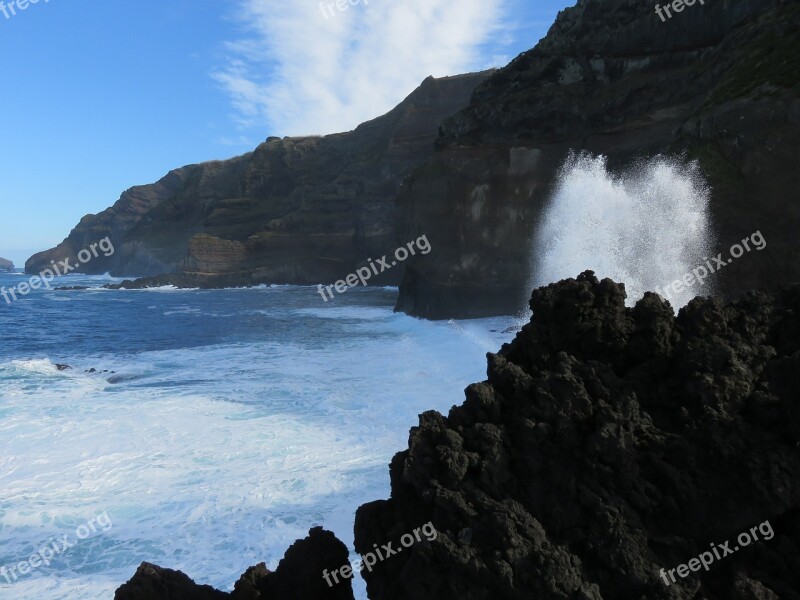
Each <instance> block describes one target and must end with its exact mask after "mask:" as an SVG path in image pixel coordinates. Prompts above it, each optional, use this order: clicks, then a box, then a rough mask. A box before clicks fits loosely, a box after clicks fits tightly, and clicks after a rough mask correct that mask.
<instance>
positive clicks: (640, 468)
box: [355, 272, 800, 600]
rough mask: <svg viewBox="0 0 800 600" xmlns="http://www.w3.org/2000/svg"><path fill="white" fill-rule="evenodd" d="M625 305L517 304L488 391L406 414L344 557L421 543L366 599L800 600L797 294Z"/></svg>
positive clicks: (380, 571)
mask: <svg viewBox="0 0 800 600" xmlns="http://www.w3.org/2000/svg"><path fill="white" fill-rule="evenodd" d="M624 299H625V289H624V286H623V285H619V284H616V283H614V282H612V281H611V280H608V279H605V280H603V281H598V280H597V278H595V277H594V275H593V274H592V273H591V272H587V273H584V274H583V275H581V276H580V277H578V279H577V280H575V279H570V280H566V281H562V282H560V283H558V284H554V285H550V286H548V287H545V288H541V289H538V290H536V291H535V292H534V293H533V297H532V299H531V301H530V306H531V308H532V310H533V318H532V320H531V322H530V323H529V324H528V325H526V326H525V327H524V328H523V329H522V331H520V333H519V334H518V335H517V336H516V338H515V340H514V341H513V343H511V344H507V345H505V346H503V348H502V350H501V351H500V353H498V354H489V368H488V380H487V381H484V382H483V383H478V384H474V385H471V386H470V387H468V388H467V390H466V402H465V403H464V404H463V405H462V406H459V407H454V408H453V409H452V410H451V411H450V413H449V416H447V417H444V416H442V415H440V414H439V413H437V412H428V413H425V414H423V415H421V417H420V424H419V427H416V428H414V429H412V431H411V435H410V441H409V449H408V450H406V451H404V452H402V453H400V454H398V455H397V456H395V458H394V459H393V461H392V463H391V483H392V494H391V499H390V500H388V501H378V502H374V503H371V504H367V505H365V506H363V507H361V509H359V511H358V514H357V517H356V524H355V534H356V537H355V541H356V550H357V551H358V552H360V553H362V554H363V553H365V552H367V551H370V550H371V549H372V548H373V544H383V543H385V542H386V541H389V540H395V539H397V538H399V537H400V536H401V535H403V534H405V533H408V532H410V531H412V530H413V529H414V528H415V527H418V526H419V525H420V524H421V523H425V522H428V521H432V522H433V524H434V525H435V527H436V529H437V531H438V533H439V535H438V538H437V539H436V540H435V541H433V542H422V543H419V544H416V545H415V546H414V547H413V548H411V549H410V550H408V551H404V552H403V553H402V554H400V555H396V556H393V557H391V558H389V559H387V560H386V561H383V562H380V563H379V564H377V565H376V566H375V568H374V570H373V571H372V573H371V574H370V573H368V572H364V575H365V578H366V580H367V583H368V590H369V595H370V598H371V599H372V600H441V599H450V598H458V599H460V600H498V599H499V600H505V599H508V600H511V599H513V600H523V599H524V600H529V599H531V598H536V599H538V600H567V599H570V600H578V599H582V600H601V599H605V600H622V599H626V600H627V599H636V600H643V599H647V600H660V599H663V600H667V599H670V600H678V599H686V600H688V599H696V600H701V599H704V600H730V599H742V600H743V599H745V598H747V599H752V598H764V599H766V598H772V599H774V598H781V599H783V600H797V599H800V285H795V286H792V287H789V288H785V289H783V290H781V291H780V292H777V293H775V294H774V295H767V294H764V293H750V294H748V295H746V296H744V297H743V298H741V299H740V300H738V301H736V302H731V303H728V304H723V303H722V302H721V301H719V300H712V299H702V298H697V299H695V300H693V301H692V302H691V303H690V304H689V305H688V306H686V307H685V308H684V309H682V310H681V311H680V313H679V314H678V316H677V318H676V317H675V316H674V315H673V311H672V309H671V307H670V306H669V305H668V304H667V303H666V302H665V301H663V300H662V299H661V298H660V297H659V296H657V295H655V294H650V293H648V294H646V295H645V297H644V298H642V299H641V300H640V301H639V302H638V303H637V304H636V305H635V307H634V308H626V307H625V304H624ZM767 521H768V522H769V525H771V527H772V529H773V532H774V537H773V538H771V539H764V538H765V537H766V536H765V535H764V534H765V532H763V531H762V536H761V539H760V540H759V541H757V542H755V543H752V544H750V545H748V547H746V548H744V547H742V548H741V549H739V550H738V551H736V552H735V553H734V554H732V555H730V556H725V557H722V558H721V559H720V560H714V562H713V564H711V565H710V568H709V571H708V572H706V571H704V570H702V571H700V572H699V573H694V572H692V573H690V576H689V577H686V578H681V577H677V578H676V579H677V580H676V583H672V582H670V585H669V586H668V585H667V584H666V583H665V582H664V580H663V579H662V577H661V576H660V569H662V568H664V569H666V570H669V569H675V568H676V567H677V566H678V565H680V564H686V563H688V562H689V561H690V560H691V559H693V558H695V557H697V556H699V555H700V554H701V553H703V552H706V551H708V550H710V545H711V544H717V545H721V544H723V543H724V542H725V541H726V540H729V541H731V542H732V543H730V548H731V549H733V548H734V545H736V546H737V547H738V544H739V542H737V541H736V540H737V536H738V535H739V534H740V533H741V532H748V531H750V529H751V528H753V527H757V526H760V525H761V524H764V523H765V522H767ZM764 528H765V529H766V525H765V526H764Z"/></svg>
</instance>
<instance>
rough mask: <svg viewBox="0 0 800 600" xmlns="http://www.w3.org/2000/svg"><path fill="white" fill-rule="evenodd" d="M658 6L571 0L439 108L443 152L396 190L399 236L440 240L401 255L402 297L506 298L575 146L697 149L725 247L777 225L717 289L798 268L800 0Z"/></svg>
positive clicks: (623, 161)
mask: <svg viewBox="0 0 800 600" xmlns="http://www.w3.org/2000/svg"><path fill="white" fill-rule="evenodd" d="M654 8H655V3H648V2H641V1H639V0H604V1H597V0H591V1H589V0H580V1H579V2H578V3H577V6H575V7H574V8H569V9H566V10H564V11H562V12H561V13H560V14H559V16H558V19H557V20H556V23H555V24H554V25H553V26H552V28H551V29H550V31H549V33H548V35H547V36H546V37H545V38H544V39H543V40H542V41H541V42H540V43H539V44H538V45H537V46H536V47H535V48H534V49H532V50H530V51H528V52H525V53H524V54H522V55H520V56H519V57H517V58H516V59H515V60H514V61H513V62H511V64H509V65H508V66H506V67H505V68H503V69H500V70H499V71H497V72H496V73H494V74H493V75H492V76H491V77H490V78H488V79H487V80H486V81H485V82H484V83H482V84H481V85H480V86H479V87H478V89H477V90H476V91H475V94H474V95H473V98H472V101H471V103H470V106H469V107H467V108H465V109H464V110H462V111H460V112H459V113H458V114H456V115H454V116H452V117H450V118H448V119H447V120H446V121H445V122H444V123H443V125H442V127H441V129H440V135H439V137H438V138H437V148H438V152H437V153H436V155H435V156H434V157H433V158H431V159H430V160H429V161H428V163H427V164H426V165H424V166H422V167H420V168H419V169H417V170H416V171H415V172H414V174H413V175H412V177H410V178H409V181H408V182H407V184H406V185H405V186H404V188H403V191H402V192H401V194H400V197H399V199H398V219H399V224H398V229H399V232H400V238H401V239H402V238H405V237H409V236H410V235H419V233H418V232H420V233H421V232H425V233H426V234H427V236H428V238H429V239H430V240H431V244H432V246H433V248H434V251H433V252H432V253H431V254H429V255H427V256H420V257H415V258H414V259H412V260H411V261H409V263H408V264H407V268H406V271H405V276H404V278H403V282H402V285H401V290H400V298H399V300H398V303H397V309H398V310H401V311H405V312H407V313H410V314H413V315H418V316H423V317H427V318H459V317H461V318H465V317H476V316H484V315H492V314H515V313H516V312H517V311H518V310H519V309H520V308H521V307H522V306H523V305H524V302H525V296H526V294H527V292H528V290H526V289H524V283H525V282H527V281H530V277H529V276H530V273H531V269H532V268H533V265H532V264H531V260H530V259H531V256H530V254H531V250H530V241H531V237H532V234H533V231H534V226H535V224H536V223H537V221H538V219H539V215H540V214H541V211H542V208H543V206H544V204H545V202H546V200H547V199H548V193H549V191H550V189H551V188H552V185H553V182H554V178H555V175H556V174H557V171H558V168H559V166H560V165H561V164H562V163H563V161H564V158H565V157H566V156H567V153H568V152H569V150H570V149H576V150H577V149H584V150H587V151H589V152H592V153H595V154H605V155H607V156H608V157H609V166H610V167H612V168H621V167H623V166H626V165H629V164H630V163H631V161H633V160H634V159H635V158H637V157H642V156H653V155H656V154H659V153H669V154H674V155H681V154H682V155H684V156H686V157H687V158H689V159H697V160H699V162H700V166H701V169H702V171H703V172H704V173H705V175H706V176H707V177H708V180H709V182H710V184H711V188H712V190H713V192H712V206H711V213H712V221H713V225H714V229H715V234H716V237H717V239H718V240H719V243H720V245H721V248H720V250H722V249H724V248H727V246H729V245H730V244H732V243H734V242H736V241H738V240H740V239H742V237H743V236H746V235H749V233H751V232H753V231H757V230H759V229H760V230H761V231H762V232H763V233H764V235H766V237H767V238H768V239H769V240H770V247H769V249H768V250H767V251H765V253H764V255H763V257H761V258H763V260H760V261H758V263H756V264H754V263H753V262H748V261H740V262H739V263H738V264H735V265H732V266H731V267H730V268H729V269H726V271H725V272H724V273H720V275H719V277H717V278H716V279H715V284H716V285H717V288H718V290H719V291H720V292H721V293H723V294H726V295H735V294H736V293H738V291H739V290H741V289H748V288H753V287H775V286H780V285H782V284H785V283H789V282H793V281H797V280H800V260H798V258H800V254H799V253H800V248H799V247H798V244H797V231H798V230H799V229H800V208H799V207H798V204H797V202H795V201H794V200H793V198H794V197H795V190H796V189H797V188H798V185H800V174H799V173H798V170H797V169H796V168H795V167H796V164H797V159H796V154H797V148H798V146H800V101H799V100H798V96H799V94H798V91H799V90H800V88H799V87H798V82H800V76H798V73H800V35H798V34H799V33H800V5H798V3H797V2H793V1H788V0H727V1H724V2H723V1H720V2H716V1H715V2H706V3H704V4H703V5H701V4H700V3H695V4H694V5H693V6H691V7H689V6H687V7H685V9H684V10H683V11H682V12H681V13H679V14H677V13H676V14H673V16H672V18H671V19H668V20H666V21H665V22H662V21H661V19H660V18H659V17H658V15H657V14H656V12H655V10H654ZM773 240H774V241H773Z"/></svg>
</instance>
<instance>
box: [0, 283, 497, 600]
mask: <svg viewBox="0 0 800 600" xmlns="http://www.w3.org/2000/svg"><path fill="white" fill-rule="evenodd" d="M25 279H26V278H25V277H23V276H21V275H10V274H9V275H6V274H2V275H0V286H5V287H7V288H8V287H10V286H13V285H16V284H18V283H20V282H22V281H24V280H25ZM109 281H112V280H111V279H110V278H108V277H85V276H72V275H71V276H68V277H65V278H62V279H61V280H60V281H59V282H58V284H59V285H70V286H74V285H85V286H88V287H89V288H90V289H87V290H77V291H47V290H37V291H34V292H32V293H31V294H29V295H28V296H26V297H22V298H20V299H19V300H18V301H17V302H14V303H13V304H11V305H8V304H6V303H5V302H4V301H2V299H0V331H2V344H1V345H0V567H3V566H6V567H8V566H14V565H18V564H19V563H20V562H22V561H27V560H28V559H29V558H30V557H31V555H32V554H33V553H35V552H38V551H39V550H40V548H42V547H43V546H46V545H47V544H52V543H53V541H54V540H55V542H56V543H58V540H61V539H62V537H63V536H64V535H67V536H69V537H68V539H69V540H71V542H72V543H73V544H74V545H73V546H72V547H70V548H67V549H66V550H64V551H63V552H62V553H60V554H58V555H57V556H55V557H54V559H53V560H52V561H50V565H44V564H41V565H38V566H37V567H36V568H34V569H33V570H32V571H31V572H30V573H27V574H25V575H20V574H19V573H18V572H17V573H16V574H17V579H16V580H14V579H13V577H10V578H11V579H12V582H11V583H10V584H9V583H8V581H7V580H6V579H5V578H4V577H2V576H0V598H2V599H6V598H8V599H12V598H13V599H15V600H25V599H31V600H33V599H36V600H48V599H52V600H63V599H69V600H84V599H86V600H89V599H91V600H100V599H103V600H109V599H110V598H113V595H114V590H115V588H117V587H118V586H119V585H120V584H122V583H123V582H125V581H126V580H127V579H129V578H130V577H131V576H132V575H133V573H134V572H135V570H136V567H137V566H138V565H139V564H140V563H141V562H142V561H148V562H153V563H156V564H159V565H161V566H164V567H168V568H171V569H179V570H181V571H183V572H185V573H186V574H187V575H189V576H190V577H192V578H193V579H195V581H197V582H198V583H202V584H210V585H213V586H215V587H218V588H221V589H224V590H231V589H232V586H233V583H234V582H235V581H236V579H237V578H238V577H239V575H240V574H241V573H242V572H243V571H244V570H245V569H246V568H247V567H249V566H251V565H254V564H256V563H258V562H261V561H265V562H266V563H267V565H268V567H270V568H274V567H275V566H276V565H277V562H278V560H279V559H280V558H281V557H282V556H283V553H284V552H285V550H286V549H287V548H288V546H289V545H291V544H292V543H293V542H294V541H295V540H296V539H299V538H302V537H305V535H307V532H308V529H309V528H310V527H313V526H316V525H322V526H324V527H325V528H327V529H330V530H333V531H334V532H335V533H336V535H337V536H338V537H339V538H340V539H341V540H342V541H344V542H345V543H346V544H347V545H348V546H349V547H350V548H351V551H352V542H353V516H354V512H355V509H356V508H357V507H358V506H359V505H361V504H363V503H365V502H369V501H372V500H376V499H380V498H386V497H388V494H389V473H388V463H389V461H390V460H391V458H392V456H393V455H394V454H395V453H396V452H398V451H401V450H403V449H405V448H407V445H408V431H409V428H410V427H412V426H414V425H416V424H417V422H418V421H417V416H418V414H419V413H421V412H424V411H426V410H431V409H435V410H439V411H441V412H444V413H446V412H447V411H448V410H449V409H450V407H451V406H452V405H454V404H460V403H461V402H463V399H464V396H463V389H464V387H466V386H467V385H468V384H470V383H471V382H475V381H481V380H483V379H484V378H485V373H486V358H485V354H486V352H490V351H497V350H498V349H499V347H500V345H501V344H502V343H503V342H504V341H509V340H510V339H511V337H512V335H513V334H510V333H503V331H504V330H506V328H507V327H508V326H509V325H510V324H511V323H512V321H513V319H512V318H511V317H509V318H496V319H482V320H474V321H457V322H453V321H450V322H447V321H440V322H430V321H424V320H419V319H414V318H411V317H409V316H406V315H403V314H396V313H394V312H393V311H392V307H393V304H394V301H395V299H396V295H397V290H396V289H391V288H369V289H364V288H355V289H352V290H350V291H348V292H347V293H346V294H344V295H342V296H340V297H337V298H336V300H334V301H329V302H327V303H325V302H323V301H322V299H321V297H320V296H319V294H318V293H317V291H316V289H315V288H311V287H292V286H280V287H261V288H256V289H233V290H214V291H202V290H176V289H172V288H161V289H153V290H141V291H125V290H120V291H112V290H105V289H102V287H101V286H102V285H103V284H105V283H108V282H109ZM56 365H69V366H70V367H71V368H69V369H66V370H59V369H58V367H57V366H56ZM103 513H106V514H107V515H108V520H109V521H110V522H111V524H112V525H111V526H110V527H108V528H100V527H94V529H95V531H91V532H89V531H88V530H83V532H85V533H86V532H88V533H89V535H87V536H85V537H84V539H77V538H76V531H78V532H80V531H81V530H80V529H78V528H79V527H80V526H81V525H82V524H83V525H85V524H86V523H87V522H89V521H90V520H91V519H92V518H93V517H96V516H97V515H100V514H103ZM420 525H422V524H420ZM387 541H388V540H387ZM353 557H355V555H353ZM36 562H38V561H36ZM321 576H322V575H321V574H320V577H321ZM355 587H356V596H357V598H359V599H363V598H366V594H365V592H364V585H363V582H362V581H361V580H360V578H356V581H355Z"/></svg>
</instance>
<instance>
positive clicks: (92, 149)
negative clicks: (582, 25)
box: [0, 0, 574, 266]
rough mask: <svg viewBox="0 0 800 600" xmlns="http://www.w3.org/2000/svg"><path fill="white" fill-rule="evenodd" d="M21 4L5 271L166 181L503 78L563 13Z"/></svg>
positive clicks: (424, 4)
mask: <svg viewBox="0 0 800 600" xmlns="http://www.w3.org/2000/svg"><path fill="white" fill-rule="evenodd" d="M18 1H21V2H22V6H25V4H26V0H15V1H14V3H9V2H8V0H5V2H4V4H3V5H0V56H2V57H3V58H2V67H0V73H1V74H0V78H1V79H0V81H1V82H2V83H0V107H2V111H0V132H1V133H0V256H2V257H4V258H8V259H11V260H13V261H14V262H15V263H16V264H17V266H22V265H23V263H24V261H25V259H27V258H28V257H29V256H30V255H31V254H33V253H34V252H37V251H39V250H43V249H46V248H49V247H52V246H55V245H56V244H57V243H59V242H60V241H61V240H62V239H63V238H64V237H66V235H67V234H68V233H69V231H70V229H71V228H72V227H73V226H74V225H75V224H77V222H78V221H79V220H80V219H81V217H83V216H84V215H85V214H88V213H97V212H99V211H101V210H103V209H105V208H107V207H108V206H110V205H111V204H113V203H114V202H115V201H116V200H117V198H119V195H120V193H121V192H123V191H124V190H125V189H127V188H129V187H131V186H133V185H138V184H144V183H151V182H153V181H156V180H158V179H159V178H161V177H162V176H163V175H164V174H166V173H167V172H168V171H169V170H170V169H173V168H176V167H179V166H182V165H185V164H191V163H197V162H202V161H205V160H213V159H224V158H229V157H231V156H235V155H237V154H242V153H244V152H247V151H249V150H252V149H253V148H254V147H255V146H256V145H257V144H258V143H260V142H261V141H263V140H264V139H266V138H267V137H269V136H270V135H278V136H284V135H304V134H312V133H313V134H325V133H333V132H336V131H346V130H349V129H352V128H353V127H354V126H355V125H357V124H358V123H360V122H362V121H364V120H367V119H369V118H373V117H376V116H378V115H381V114H383V113H385V112H386V111H387V110H389V109H391V108H392V107H393V106H395V105H396V104H397V103H399V102H400V101H401V100H402V99H403V98H404V97H405V96H407V95H408V94H409V93H410V92H411V91H412V90H413V89H414V88H415V87H416V86H417V85H418V84H419V83H420V82H421V81H422V80H423V79H424V78H425V77H427V76H428V75H435V76H442V75H454V74H457V73H462V72H468V71H475V70H480V69H484V68H487V67H490V66H502V65H504V64H505V63H507V62H508V61H509V60H510V59H511V58H513V57H514V56H516V55H517V54H519V53H520V52H522V51H523V50H526V49H528V48H530V47H532V46H534V45H535V43H536V42H537V41H538V40H539V39H540V38H541V37H542V36H543V35H544V34H545V33H546V31H547V29H548V28H549V26H550V24H551V23H552V21H553V19H554V18H555V15H556V14H557V12H558V11H559V10H561V9H563V8H565V7H566V6H571V5H573V4H574V0H459V1H458V2H453V0H352V1H354V2H356V3H355V4H353V5H349V6H348V7H347V9H346V10H344V11H339V10H337V9H336V7H335V5H334V6H333V8H326V9H324V12H323V10H322V9H321V8H320V1H319V0H290V1H289V2H286V1H285V0H281V1H278V0H213V1H212V0H191V1H190V0H161V1H155V0H138V1H137V2H122V1H121V0H111V1H110V2H98V1H97V0H94V1H90V0H39V1H38V3H36V4H30V5H28V6H27V8H25V9H24V10H20V9H19V8H17V4H16V2H18ZM329 2H330V0H326V2H325V4H328V3H329ZM9 4H12V5H13V6H14V10H13V11H12V10H11V9H10V8H9V7H8V5H9ZM2 6H5V12H6V13H7V14H8V15H9V18H6V17H5V16H4V14H3V11H2ZM14 12H15V13H16V14H12V13H14Z"/></svg>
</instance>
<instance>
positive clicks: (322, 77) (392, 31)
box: [213, 0, 509, 135]
mask: <svg viewBox="0 0 800 600" xmlns="http://www.w3.org/2000/svg"><path fill="white" fill-rule="evenodd" d="M344 1H345V3H346V4H347V8H346V9H345V10H342V11H340V10H338V9H337V8H336V3H335V0H334V4H333V5H332V6H330V0H326V1H325V2H324V3H321V2H320V1H319V0H292V1H291V2H286V1H285V0H236V6H237V7H238V9H239V11H240V12H239V15H238V16H239V17H240V21H241V23H242V27H243V36H242V39H239V40H236V41H231V42H229V43H228V45H227V51H228V61H227V63H226V64H225V65H224V66H223V67H221V68H220V69H218V70H217V71H216V72H214V74H213V76H214V78H215V79H216V80H217V82H219V84H220V85H222V86H223V88H224V89H225V90H226V91H227V93H228V94H229V95H230V97H231V99H232V103H233V107H234V109H235V119H236V120H237V123H238V125H239V126H240V128H241V129H242V130H248V129H252V128H255V127H257V128H261V129H262V131H264V132H265V133H269V134H272V135H306V134H317V133H319V134H324V133H332V132H337V131H347V130H350V129H352V128H353V127H355V126H356V125H358V124H359V123H361V122H363V121H366V120H368V119H371V118H374V117H377V116H379V115H381V114H383V113H385V112H387V111H388V110H390V109H391V108H392V107H394V106H395V105H397V104H398V103H399V102H400V100H402V99H403V98H404V97H405V96H406V95H408V94H409V93H411V91H413V90H414V88H416V86H417V85H419V83H420V82H421V81H422V80H423V79H424V78H425V77H427V76H428V75H434V76H436V77H439V76H444V75H454V74H458V73H463V72H467V71H471V70H477V69H484V68H488V67H490V66H498V65H497V63H493V62H492V61H496V60H498V59H500V58H501V57H500V56H499V55H498V54H497V51H498V43H497V42H498V40H497V37H496V36H498V35H499V34H500V32H502V31H503V29H504V27H503V19H504V17H505V13H506V11H507V9H508V2H509V0H458V1H457V2H454V1H453V0H358V1H357V3H356V4H351V3H349V2H347V0H344ZM353 1H356V0H353ZM339 5H340V6H341V2H340V4H339ZM323 6H324V7H326V8H325V9H324V11H325V13H326V14H327V18H326V16H325V14H324V13H323V8H322V7H323ZM492 41H493V42H494V43H493V44H492V49H491V51H489V52H487V51H485V48H486V46H487V44H488V43H489V42H492ZM500 44H501V45H502V41H501V43H500Z"/></svg>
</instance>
